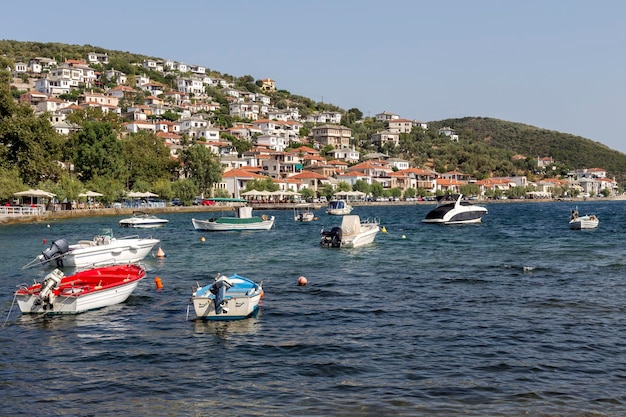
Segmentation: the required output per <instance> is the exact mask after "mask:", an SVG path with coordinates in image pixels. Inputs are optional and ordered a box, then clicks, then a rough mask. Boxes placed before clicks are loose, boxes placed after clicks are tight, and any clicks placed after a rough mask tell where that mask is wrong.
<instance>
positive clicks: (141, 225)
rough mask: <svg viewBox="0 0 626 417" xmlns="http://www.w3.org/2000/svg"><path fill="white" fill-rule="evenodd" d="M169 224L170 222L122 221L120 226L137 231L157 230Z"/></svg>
mask: <svg viewBox="0 0 626 417" xmlns="http://www.w3.org/2000/svg"><path fill="white" fill-rule="evenodd" d="M167 223H169V221H168V220H163V219H161V220H158V221H157V220H155V221H123V220H120V222H119V225H120V226H121V227H130V228H135V229H155V228H157V227H163V226H165V225H166V224H167Z"/></svg>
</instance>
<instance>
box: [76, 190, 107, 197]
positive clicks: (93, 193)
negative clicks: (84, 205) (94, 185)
mask: <svg viewBox="0 0 626 417" xmlns="http://www.w3.org/2000/svg"><path fill="white" fill-rule="evenodd" d="M78 196H79V197H102V196H103V194H100V193H97V192H95V191H87V192H86V193H80V194H78Z"/></svg>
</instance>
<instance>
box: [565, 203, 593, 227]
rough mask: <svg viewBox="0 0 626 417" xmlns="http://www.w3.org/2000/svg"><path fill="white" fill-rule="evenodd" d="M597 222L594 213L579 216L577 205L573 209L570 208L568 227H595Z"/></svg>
mask: <svg viewBox="0 0 626 417" xmlns="http://www.w3.org/2000/svg"><path fill="white" fill-rule="evenodd" d="M599 224H600V219H599V218H598V216H596V215H595V214H586V215H584V216H580V215H579V214H578V207H576V209H575V210H572V214H571V216H570V219H569V227H570V229H575V230H581V229H595V228H597V227H598V225H599Z"/></svg>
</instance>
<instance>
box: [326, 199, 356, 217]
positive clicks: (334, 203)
mask: <svg viewBox="0 0 626 417" xmlns="http://www.w3.org/2000/svg"><path fill="white" fill-rule="evenodd" d="M350 212H352V206H351V205H350V204H348V202H347V201H345V200H331V201H329V202H328V206H327V207H326V213H328V214H332V215H335V216H342V215H344V214H350Z"/></svg>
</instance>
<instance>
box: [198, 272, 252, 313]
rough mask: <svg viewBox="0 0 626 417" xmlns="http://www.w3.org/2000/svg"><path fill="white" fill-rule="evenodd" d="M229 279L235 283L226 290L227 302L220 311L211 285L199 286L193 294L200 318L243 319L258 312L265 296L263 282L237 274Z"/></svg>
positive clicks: (225, 298)
mask: <svg viewBox="0 0 626 417" xmlns="http://www.w3.org/2000/svg"><path fill="white" fill-rule="evenodd" d="M228 279H229V280H230V281H231V282H233V283H234V284H235V285H234V286H233V287H232V288H230V289H228V290H226V292H225V297H224V300H225V303H224V305H223V308H222V309H221V311H220V312H219V313H218V312H217V309H216V302H215V300H216V296H215V295H214V294H213V293H211V291H210V287H211V285H206V286H204V287H201V288H198V289H197V290H196V291H195V292H194V293H193V294H192V302H193V308H194V311H195V313H196V316H197V317H198V318H200V319H203V320H210V321H218V320H242V319H245V318H248V317H251V316H253V315H254V314H256V312H257V311H258V309H259V304H260V302H261V299H262V298H263V288H262V286H261V284H256V283H255V282H253V281H251V280H249V279H247V278H244V277H241V276H239V275H237V274H235V275H233V276H231V277H229V278H228Z"/></svg>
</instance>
